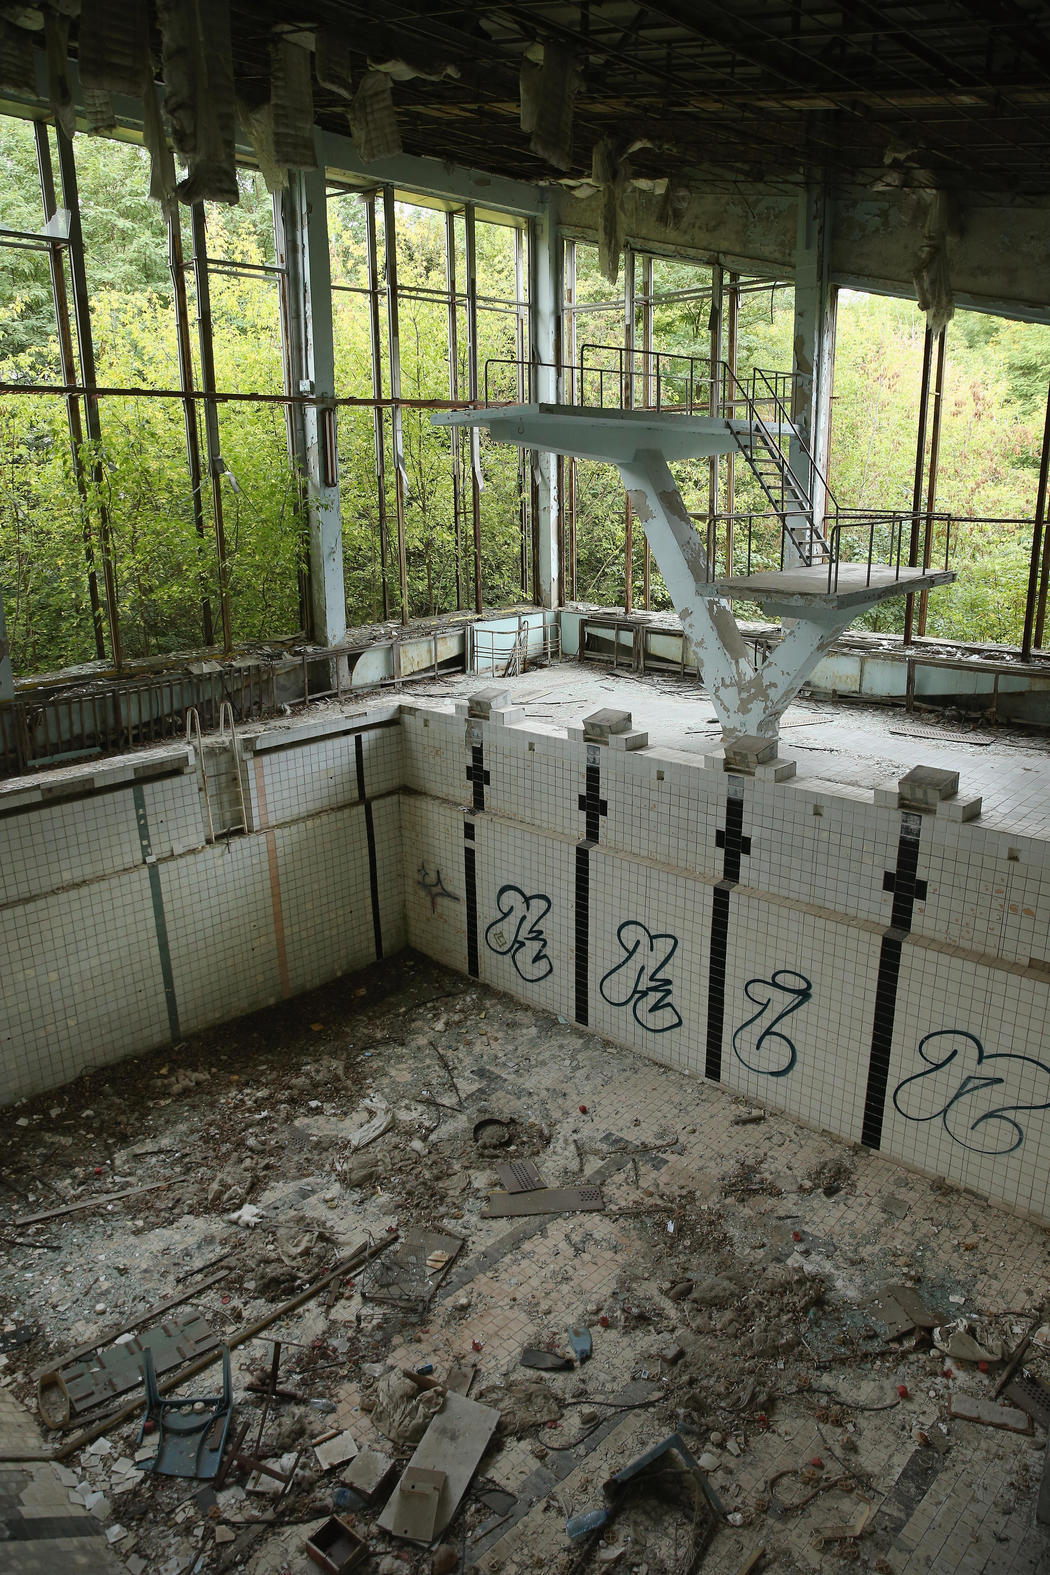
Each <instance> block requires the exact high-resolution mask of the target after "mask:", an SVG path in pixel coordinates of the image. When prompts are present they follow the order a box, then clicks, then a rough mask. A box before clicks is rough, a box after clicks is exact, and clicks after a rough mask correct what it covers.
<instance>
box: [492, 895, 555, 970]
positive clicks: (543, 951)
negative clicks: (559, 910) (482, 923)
mask: <svg viewBox="0 0 1050 1575" xmlns="http://www.w3.org/2000/svg"><path fill="white" fill-rule="evenodd" d="M496 906H497V907H498V908H499V918H498V919H493V921H492V923H491V924H490V925H489V927H488V929H487V930H486V931H485V945H486V946H487V947H488V948H489V950H490V951H493V952H498V953H499V955H500V956H501V957H506V956H508V955H509V956H510V960H511V962H512V963H513V964H514V967H515V969H516V970H517V973H518V976H519V977H520V978H522V979H524V980H525V982H526V984H537V983H538V982H539V981H540V980H541V979H546V977H547V975H548V974H549V973H551V972H552V971H553V968H554V964H553V963H552V962H551V960H550V958H549V957H548V956H547V937H546V935H544V933H543V920H544V919H545V918H546V916H547V914H548V913H549V912H550V907H551V900H550V898H549V897H545V896H544V895H543V893H542V892H539V891H537V892H533V894H532V895H531V897H527V896H526V895H525V893H524V892H523V891H522V889H521V887H520V886H501V887H500V889H499V891H498V892H497V893H496Z"/></svg>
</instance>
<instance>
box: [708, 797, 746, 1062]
mask: <svg viewBox="0 0 1050 1575" xmlns="http://www.w3.org/2000/svg"><path fill="white" fill-rule="evenodd" d="M743 826H744V784H743V781H742V780H741V779H740V778H739V777H735V776H733V775H732V774H730V777H729V791H728V794H727V797H726V823H725V830H724V831H722V830H719V831H716V833H715V846H716V847H719V848H721V849H722V879H721V880H720V881H719V882H718V884H717V885H716V887H715V889H714V892H713V894H712V898H711V956H710V959H709V961H708V969H707V1043H706V1054H705V1059H704V1075H705V1077H707V1078H709V1079H710V1080H711V1082H713V1083H719V1082H721V1080H722V1036H723V1034H724V1032H725V1015H726V956H727V954H728V951H729V897H730V893H731V892H732V890H733V887H734V886H738V885H739V884H740V860H741V857H742V856H743V855H745V854H748V853H750V852H751V838H750V837H745V836H744V835H743Z"/></svg>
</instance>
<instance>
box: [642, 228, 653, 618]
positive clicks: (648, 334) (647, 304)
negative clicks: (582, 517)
mask: <svg viewBox="0 0 1050 1575" xmlns="http://www.w3.org/2000/svg"><path fill="white" fill-rule="evenodd" d="M652 361H653V259H652V257H645V258H643V259H642V363H643V365H642V404H643V405H646V406H648V405H651V404H652V402H653V388H652V381H653V375H652ZM651 581H652V559H651V555H650V549H649V538H648V536H646V537H645V538H644V540H643V543H642V606H643V607H644V608H645V610H646V612H648V610H649V593H650V589H651Z"/></svg>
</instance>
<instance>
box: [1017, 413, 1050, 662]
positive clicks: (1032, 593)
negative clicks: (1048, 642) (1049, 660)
mask: <svg viewBox="0 0 1050 1575" xmlns="http://www.w3.org/2000/svg"><path fill="white" fill-rule="evenodd" d="M1048 474H1050V385H1048V386H1047V391H1046V419H1045V421H1044V423H1043V448H1042V452H1041V454H1040V456H1039V484H1038V486H1037V488H1036V496H1035V519H1034V522H1033V525H1032V555H1031V560H1030V562H1029V566H1028V596H1027V599H1026V601H1025V609H1024V633H1023V635H1022V637H1021V660H1022V661H1024V662H1027V661H1029V660H1030V659H1031V655H1032V630H1033V626H1034V629H1035V643H1036V645H1041V644H1042V639H1043V622H1044V619H1045V616H1046V585H1047V570H1048V568H1050V553H1048V552H1047V542H1046V538H1045V535H1044V530H1043V521H1044V519H1045V517H1046V486H1047V476H1048ZM1040 552H1041V553H1042V558H1043V571H1042V575H1040V573H1039V556H1040ZM1037 585H1038V590H1039V606H1038V612H1037V610H1036V587H1037Z"/></svg>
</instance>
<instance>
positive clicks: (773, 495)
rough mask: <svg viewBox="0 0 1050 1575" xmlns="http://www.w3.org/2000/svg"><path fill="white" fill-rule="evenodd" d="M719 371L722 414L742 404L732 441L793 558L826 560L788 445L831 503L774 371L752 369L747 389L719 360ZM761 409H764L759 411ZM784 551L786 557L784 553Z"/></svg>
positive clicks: (807, 495)
mask: <svg viewBox="0 0 1050 1575" xmlns="http://www.w3.org/2000/svg"><path fill="white" fill-rule="evenodd" d="M722 374H723V382H724V386H725V388H726V395H725V398H724V400H723V408H724V411H725V413H726V414H727V415H728V414H734V415H735V414H739V413H740V410H739V407H740V406H743V412H744V413H745V418H746V420H747V423H748V431H747V432H746V433H743V432H741V431H740V430H739V428H737V427H732V428H731V431H732V433H733V441H734V442H735V444H736V447H737V451H738V452H739V453H740V454H742V455H743V456H744V458H745V459H746V460H747V463H748V465H749V466H750V468H751V472H752V474H753V475H754V477H755V479H756V480H757V482H758V484H759V486H760V487H761V488H762V491H763V492H764V493H765V495H766V497H767V499H768V500H769V504H770V507H771V508H772V509H773V512H774V513H775V514H776V515H777V516H778V518H779V519H780V522H781V525H782V527H783V531H784V536H785V540H786V543H790V545H791V547H792V548H794V552H795V556H796V559H797V561H798V562H799V563H800V564H803V565H805V566H806V567H807V568H811V567H813V566H814V565H819V564H822V563H827V562H828V561H829V560H830V558H831V546H830V544H829V542H828V540H827V538H826V537H825V536H824V533H823V531H822V530H821V528H820V526H819V525H818V524H817V515H816V511H815V509H814V506H813V497H812V494H811V493H810V492H809V491H808V490H807V488H806V487H805V485H804V484H803V483H802V482H801V481H800V480H799V478H798V476H797V475H796V473H795V471H794V469H793V467H792V464H791V447H792V445H794V447H795V449H796V451H797V452H798V453H799V454H801V455H802V457H803V459H804V460H805V462H806V468H807V470H808V471H809V474H810V475H811V476H816V477H817V479H818V482H819V485H820V486H821V488H822V491H823V495H824V499H825V507H830V508H831V509H832V510H835V509H836V508H837V505H836V503H835V499H834V497H833V496H832V494H831V491H830V489H829V487H828V485H827V481H826V479H825V478H824V476H823V475H822V474H821V473H820V471H819V470H818V468H817V464H816V461H815V459H814V457H813V455H812V453H811V452H810V449H809V447H808V446H807V444H806V441H805V439H804V437H803V436H802V433H801V432H800V431H799V429H798V427H797V426H796V425H795V423H794V422H793V421H792V419H791V414H790V412H789V410H788V408H787V405H786V403H785V401H784V399H783V398H782V396H781V393H780V387H779V385H780V382H781V381H782V379H781V378H780V377H779V376H778V374H776V373H769V372H763V371H760V370H758V369H757V368H756V370H755V371H754V372H752V374H751V388H750V390H749V389H748V388H747V387H746V386H745V385H744V384H743V383H741V382H740V380H739V379H738V378H737V377H736V375H735V373H733V372H732V371H731V370H730V368H729V366H728V365H727V364H725V363H723V366H722ZM763 409H765V411H766V412H767V414H763ZM785 444H786V445H787V447H786V448H785V446H784V445H785ZM787 556H788V557H789V558H790V554H788V555H787Z"/></svg>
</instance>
